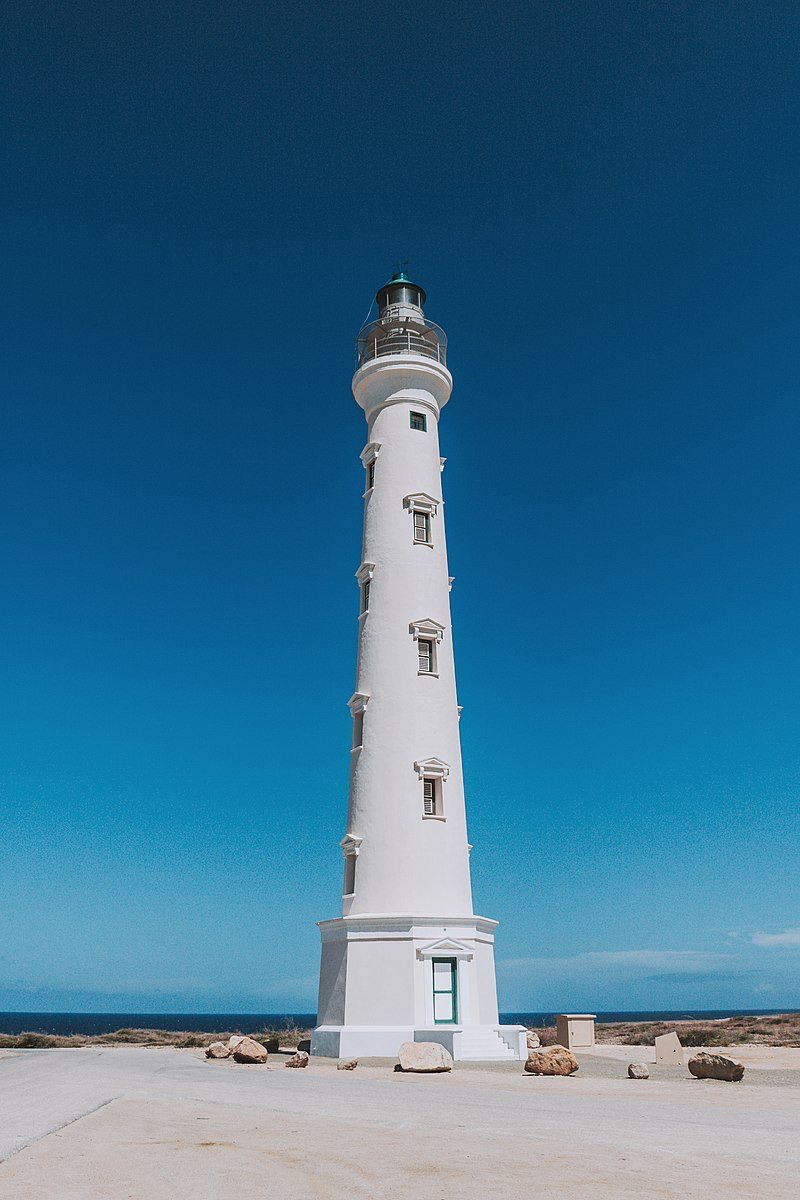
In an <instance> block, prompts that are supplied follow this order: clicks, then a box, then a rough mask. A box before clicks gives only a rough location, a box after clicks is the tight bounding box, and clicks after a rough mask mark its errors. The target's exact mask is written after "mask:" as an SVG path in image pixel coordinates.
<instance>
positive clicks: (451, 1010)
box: [312, 271, 527, 1059]
mask: <svg viewBox="0 0 800 1200" xmlns="http://www.w3.org/2000/svg"><path fill="white" fill-rule="evenodd" d="M425 299H426V297H425V292H424V290H423V289H422V288H421V287H420V286H419V285H418V284H416V283H413V282H412V281H411V280H410V279H409V278H408V276H407V275H406V274H405V273H404V272H402V271H400V272H396V273H395V274H394V275H393V276H392V277H391V279H390V280H389V282H388V283H387V284H385V285H384V286H383V287H382V288H381V289H380V290H379V292H378V293H377V296H376V301H377V306H378V316H377V320H375V321H372V322H371V323H369V324H367V325H365V326H364V328H363V329H362V330H361V332H360V333H359V335H358V340H357V343H356V347H357V364H356V372H355V375H354V376H353V395H354V397H355V399H356V403H357V404H358V405H360V407H361V408H362V409H363V411H364V417H365V420H366V424H367V436H366V445H365V446H364V449H363V450H362V451H361V462H362V464H363V472H364V475H363V478H364V496H363V501H364V523H363V538H362V550H361V561H360V563H359V564H358V569H357V571H356V572H355V578H356V584H357V589H358V652H357V662H356V679H355V691H354V692H353V695H352V696H351V697H350V700H349V701H348V705H349V708H350V713H351V716H352V747H351V750H350V786H349V803H348V811H347V826H346V831H345V835H344V837H343V838H342V840H341V842H340V847H341V853H342V860H343V862H342V915H341V916H340V917H336V918H334V919H332V920H328V921H321V922H320V925H319V928H320V932H321V935H322V962H321V968H320V982H319V1000H318V1007H317V1020H318V1025H317V1028H316V1029H315V1030H314V1034H313V1038H312V1052H313V1053H314V1054H319V1055H323V1056H329V1057H340V1056H341V1057H357V1056H359V1055H361V1056H367V1055H376V1056H394V1055H396V1053H397V1050H398V1047H399V1046H400V1045H401V1043H402V1042H405V1041H436V1042H439V1043H441V1044H442V1045H444V1046H446V1047H447V1049H448V1050H449V1051H450V1052H451V1054H452V1055H453V1057H454V1058H456V1059H515V1058H524V1057H525V1055H526V1053H527V1051H526V1048H525V1030H524V1029H523V1027H521V1026H515V1025H514V1026H503V1025H501V1024H500V1023H499V1018H498V1011H497V985H496V982H495V967H494V933H495V928H496V925H497V922H496V921H493V920H490V919H488V918H487V917H481V916H476V915H475V913H474V912H473V908H472V887H471V882H470V851H471V849H472V847H471V846H470V845H469V841H468V837H467V822H466V808H465V802H464V782H463V777H462V769H461V741H460V735H459V716H460V708H459V704H458V695H457V692H456V678H455V662H454V653H453V631H452V626H451V621H450V585H451V582H452V581H451V579H450V577H449V572H448V562H447V544H446V540H445V518H444V501H443V498H442V473H443V468H444V463H445V460H444V459H443V458H441V457H440V452H439V419H440V416H441V413H442V409H443V408H444V406H445V405H446V404H447V402H448V400H449V398H450V393H451V391H452V387H453V380H452V376H451V375H450V371H449V370H448V367H447V339H446V337H445V334H444V331H443V330H442V329H440V328H439V326H438V325H435V324H434V323H433V322H432V321H429V320H428V319H427V318H426V316H425V313H424V308H423V306H424V304H425Z"/></svg>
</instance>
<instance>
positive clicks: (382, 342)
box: [356, 319, 447, 367]
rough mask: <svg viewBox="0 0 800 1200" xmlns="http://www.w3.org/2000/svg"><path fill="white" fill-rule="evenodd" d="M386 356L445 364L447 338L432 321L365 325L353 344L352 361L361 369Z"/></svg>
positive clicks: (379, 322)
mask: <svg viewBox="0 0 800 1200" xmlns="http://www.w3.org/2000/svg"><path fill="white" fill-rule="evenodd" d="M387 354H417V355H422V356H423V357H424V358H435V359H436V361H437V362H440V363H442V365H443V366H445V365H446V364H447V337H446V336H445V332H444V330H443V329H440V328H439V326H438V325H434V323H433V321H426V320H424V319H423V320H419V321H417V320H415V321H413V322H411V321H396V320H395V321H388V322H387V321H385V320H383V321H373V322H372V324H371V325H365V326H364V328H363V329H362V330H361V332H360V333H359V335H358V339H357V341H356V358H357V361H358V366H359V367H361V366H363V365H364V363H366V362H370V361H371V359H373V358H383V357H384V355H387Z"/></svg>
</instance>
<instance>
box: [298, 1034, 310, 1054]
mask: <svg viewBox="0 0 800 1200" xmlns="http://www.w3.org/2000/svg"><path fill="white" fill-rule="evenodd" d="M297 1049H298V1051H299V1052H300V1053H301V1054H310V1053H311V1038H303V1040H302V1041H301V1042H298V1043H297Z"/></svg>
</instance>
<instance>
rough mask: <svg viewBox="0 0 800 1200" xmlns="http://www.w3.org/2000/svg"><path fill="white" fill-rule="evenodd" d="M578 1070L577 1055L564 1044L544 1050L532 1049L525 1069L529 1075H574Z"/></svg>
mask: <svg viewBox="0 0 800 1200" xmlns="http://www.w3.org/2000/svg"><path fill="white" fill-rule="evenodd" d="M577 1070H578V1060H577V1058H576V1057H575V1055H574V1054H573V1053H572V1052H571V1051H570V1050H566V1049H565V1048H564V1047H563V1046H548V1047H547V1048H546V1049H544V1050H531V1052H530V1054H529V1055H528V1061H527V1062H526V1063H525V1071H526V1073H527V1074H528V1075H574V1073H575V1072H576V1071H577Z"/></svg>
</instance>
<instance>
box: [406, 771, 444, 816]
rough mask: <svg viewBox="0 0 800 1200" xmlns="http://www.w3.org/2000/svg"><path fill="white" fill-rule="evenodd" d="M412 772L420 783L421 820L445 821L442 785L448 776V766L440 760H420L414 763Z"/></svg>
mask: <svg viewBox="0 0 800 1200" xmlns="http://www.w3.org/2000/svg"><path fill="white" fill-rule="evenodd" d="M414 770H415V771H416V772H417V778H418V779H419V780H420V782H421V783H422V816H423V818H428V819H433V820H435V821H445V820H446V819H447V818H446V817H445V815H444V804H443V801H442V785H443V783H444V781H445V779H447V776H448V775H449V774H450V768H449V766H448V765H447V763H446V762H442V760H441V759H440V758H421V759H419V760H418V761H417V762H415V763H414Z"/></svg>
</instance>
